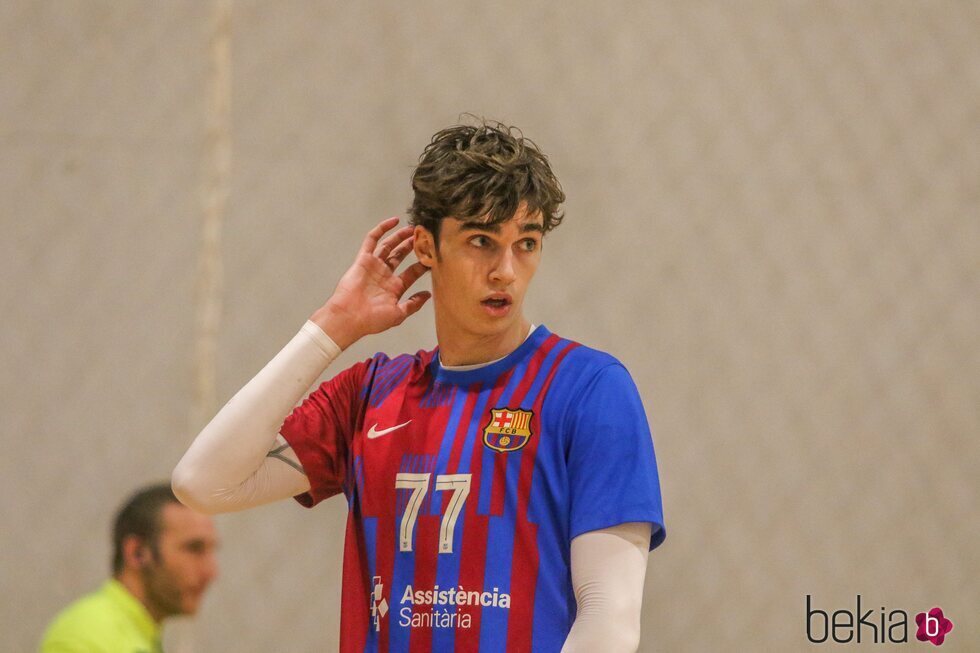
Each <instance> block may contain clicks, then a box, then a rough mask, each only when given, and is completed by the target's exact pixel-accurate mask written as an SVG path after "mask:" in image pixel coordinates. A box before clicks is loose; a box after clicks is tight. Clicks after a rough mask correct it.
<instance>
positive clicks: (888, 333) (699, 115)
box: [0, 0, 980, 653]
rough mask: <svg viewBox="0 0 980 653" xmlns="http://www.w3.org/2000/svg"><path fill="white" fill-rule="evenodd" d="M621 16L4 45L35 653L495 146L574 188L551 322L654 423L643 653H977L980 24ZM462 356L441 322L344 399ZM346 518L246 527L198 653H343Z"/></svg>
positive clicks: (15, 426)
mask: <svg viewBox="0 0 980 653" xmlns="http://www.w3.org/2000/svg"><path fill="white" fill-rule="evenodd" d="M597 5H599V3H591V2H567V3H545V2H510V1H504V2H497V3H485V2H464V3H453V4H449V3H437V2H416V3H398V4H396V3H327V2H316V3H314V2H295V1H294V2H276V3H273V2H259V1H241V2H237V1H236V2H235V3H234V4H233V5H230V4H229V5H222V4H218V3H216V4H208V3H204V2H196V1H190V0H184V1H181V2H177V1H172V2H133V1H130V2H109V1H104V2H94V1H91V2H82V1H79V0H75V1H69V0H60V1H58V2H47V3H39V2H33V1H31V0H13V1H9V2H5V3H2V5H0V43H2V46H0V71H2V74H0V147H2V150H3V156H2V157H0V200H2V208H0V216H2V220H3V229H2V232H3V234H4V235H3V238H2V242H3V244H2V252H3V255H2V257H0V274H2V279H3V285H2V291H0V306H2V308H3V315H4V319H3V321H2V324H3V326H2V340H0V354H2V361H3V365H2V367H0V397H2V399H0V401H2V402H3V403H2V411H3V419H2V437H3V441H2V447H3V455H2V457H0V492H2V496H3V498H2V500H0V505H2V510H3V511H2V514H3V518H4V519H3V523H4V526H3V529H2V531H0V571H2V577H0V586H2V587H3V590H4V591H3V594H4V599H3V609H2V610H0V633H2V642H3V643H2V644H0V648H2V649H3V650H10V651H27V650H30V649H31V647H32V646H33V645H34V643H35V642H36V639H37V637H38V635H39V633H40V631H41V629H42V628H43V625H44V623H45V622H46V620H47V619H48V618H49V617H50V616H51V614H52V613H53V612H54V611H55V610H56V609H58V608H59V607H61V606H62V605H64V604H65V603H66V602H67V601H69V600H70V599H72V598H73V597H75V596H77V595H78V594H79V593H81V592H83V591H85V590H87V589H89V588H91V587H93V586H94V585H95V584H97V583H98V582H99V581H100V580H101V579H102V578H103V577H104V575H105V573H106V567H107V562H108V560H107V559H108V554H109V553H108V544H107V539H108V538H107V533H108V522H109V520H110V517H111V513H112V511H113V510H114V509H115V507H116V504H117V503H118V501H119V500H120V498H121V497H122V496H123V495H124V494H125V493H126V492H128V491H129V490H130V489H131V488H133V487H134V486H136V485H138V484H140V483H142V482H144V481H145V480H147V479H155V478H162V477H166V476H167V475H168V474H169V472H170V470H171V469H172V467H173V465H174V463H175V462H176V460H177V459H178V458H179V457H180V455H181V453H182V452H183V450H184V449H185V447H186V446H187V444H188V443H189V441H190V439H191V438H192V436H193V433H194V432H195V429H196V428H198V427H199V426H200V425H201V424H200V421H201V417H200V415H199V414H198V413H196V412H195V411H196V410H203V412H205V413H206V412H208V411H213V410H214V408H215V402H217V403H218V404H220V403H222V402H223V401H224V400H225V399H227V398H228V397H229V396H230V395H231V394H232V393H233V392H234V391H235V390H236V389H237V388H239V387H240V386H241V385H242V384H243V383H244V382H245V381H246V380H247V379H248V378H250V376H251V375H252V374H253V373H254V372H255V371H256V370H257V369H258V368H259V367H261V365H262V364H263V363H264V362H265V361H266V360H268V359H269V358H270V357H271V355H272V354H274V353H275V351H277V349H278V348H279V347H280V346H281V345H282V344H283V343H284V342H285V341H286V340H287V339H288V338H289V337H290V336H291V335H292V333H294V332H295V330H296V329H297V328H298V327H299V325H300V324H301V323H302V321H303V320H304V319H305V317H306V316H307V315H308V314H309V313H310V312H311V310H312V309H314V308H315V307H316V306H317V305H318V304H319V303H320V302H322V301H323V300H324V299H325V297H326V296H327V294H328V293H329V292H330V290H331V288H332V287H333V283H334V282H335V280H336V279H337V277H338V276H339V275H340V274H341V273H342V271H343V270H344V269H345V266H346V264H347V262H348V261H349V259H350V258H351V255H352V252H353V249H354V248H355V247H356V244H357V242H358V241H359V239H360V235H361V233H362V232H363V231H364V230H365V229H366V227H367V226H369V225H370V224H372V222H374V221H376V220H378V219H379V218H382V217H385V216H388V215H394V214H400V213H401V214H403V211H404V208H405V206H407V204H408V203H409V200H410V193H409V191H410V188H409V185H408V178H409V175H410V173H411V169H412V165H413V162H414V161H415V158H416V157H417V155H418V153H419V151H420V150H421V148H422V146H423V145H424V144H425V143H426V142H427V139H428V137H429V136H430V135H431V134H432V133H433V132H434V131H435V130H437V129H439V128H441V127H443V126H445V125H447V124H451V123H453V122H454V121H455V120H456V118H457V116H458V115H459V113H460V112H463V111H472V112H475V113H479V114H483V115H486V116H490V117H495V118H499V119H501V120H504V121H506V122H510V123H514V124H518V125H520V126H521V127H522V128H523V129H524V131H525V132H526V133H527V134H528V135H530V136H531V137H532V138H533V139H535V140H536V141H537V142H538V143H539V144H540V145H541V146H542V148H543V149H544V150H545V151H546V152H548V153H549V154H550V156H551V158H552V161H553V162H554V166H555V168H556V170H557V172H558V174H559V176H560V178H561V179H562V181H563V183H564V186H565V189H566V191H567V193H568V204H567V220H566V223H565V224H564V225H563V226H562V227H561V228H560V229H559V230H558V231H556V232H555V233H554V234H552V235H550V236H549V237H548V240H547V247H546V251H545V263H544V267H543V269H542V271H541V272H540V275H539V278H538V279H537V280H536V287H535V288H532V295H531V298H530V300H529V303H530V308H529V312H530V317H531V318H532V319H533V320H535V321H537V322H544V323H546V324H547V325H548V326H549V327H551V328H552V329H553V330H555V331H557V332H559V333H561V334H562V335H565V336H567V337H571V338H575V339H578V340H581V341H584V342H586V343H588V344H590V345H593V346H596V347H599V348H604V349H606V350H608V351H610V352H612V353H613V354H615V355H616V356H618V357H620V358H621V359H622V360H623V361H624V362H625V363H626V364H627V365H628V367H629V368H630V369H631V371H632V373H633V375H634V377H635V378H636V381H637V384H638V386H639V388H640V390H641V392H642V395H643V397H644V400H645V403H646V407H647V410H648V412H649V414H650V415H651V420H652V423H653V426H654V429H655V438H656V445H657V453H658V457H659V462H660V467H661V477H662V482H663V493H664V502H665V510H666V518H667V521H668V530H669V537H668V540H667V542H666V544H665V545H664V546H663V547H662V548H661V549H659V550H657V551H656V553H655V554H654V555H653V556H652V557H651V561H650V564H649V568H648V576H647V593H646V599H645V603H644V614H643V638H644V639H643V645H642V650H644V651H720V650H800V649H804V648H806V646H807V644H806V639H805V634H804V617H803V611H804V597H805V595H806V594H807V593H810V594H812V595H814V597H815V600H816V602H817V605H818V606H820V607H822V608H824V609H827V610H833V609H837V608H844V607H848V606H850V607H851V609H852V610H853V603H854V597H855V594H858V593H860V594H861V595H862V597H864V599H865V600H866V601H868V602H870V604H871V605H872V606H874V607H875V608H876V609H877V607H879V606H887V607H888V609H894V608H901V609H905V610H907V611H911V612H912V613H913V614H914V612H916V611H919V610H923V609H928V608H930V607H932V606H934V605H939V606H942V607H943V608H944V610H945V611H946V613H947V615H949V616H950V617H951V618H952V620H953V621H954V623H955V630H954V631H953V633H951V634H950V636H949V639H948V640H947V644H946V646H945V648H944V649H943V650H944V651H946V650H951V651H966V650H971V649H972V648H975V646H976V645H977V643H978V642H980V617H978V615H980V590H978V587H977V579H978V578H980V555H978V552H977V551H978V550H977V543H978V540H980V520H978V516H977V509H978V505H977V504H978V490H980V482H978V462H980V445H978V440H977V436H978V426H980V415H978V408H977V407H978V406H980V392H978V389H980V388H978V378H980V343H978V340H977V333H978V330H977V322H978V318H980V310H978V309H980V299H978V292H977V289H978V285H980V284H978V282H980V279H978V276H980V275H978V266H977V252H978V235H980V211H978V204H980V183H978V180H980V149H978V147H977V143H978V142H980V45H978V43H980V41H978V39H977V34H978V33H980V8H978V7H980V5H978V4H977V3H975V2H970V1H968V0H963V1H953V0H949V1H945V2H941V1H936V2H919V1H912V0H887V1H885V0H882V1H870V0H864V1H861V2H817V1H811V2H790V1H788V0H787V1H785V2H772V1H764V0H752V1H748V0H747V1H745V2H739V3H729V2H702V1H694V2H692V1H689V0H677V1H671V2H635V3H631V2H621V3H605V4H603V5H602V6H601V7H599V6H597ZM221 11H227V12H230V13H229V15H230V17H231V22H230V24H228V25H226V27H225V28H222V27H221V25H220V23H216V22H215V12H217V13H218V14H219V15H220V12H221ZM225 45H230V53H231V55H230V58H228V59H227V60H224V59H222V58H221V53H222V50H221V48H222V47H224V46H225ZM228 80H230V89H231V95H230V112H229V113H227V114H225V113H223V112H222V111H221V107H222V104H221V102H220V100H221V98H222V97H223V96H222V95H221V93H222V89H223V88H225V87H224V86H223V85H224V84H225V82H226V81H228ZM209 98H210V99H209ZM229 146H230V150H227V149H225V148H226V147H229ZM225 152H230V168H229V169H227V173H228V174H227V175H225V174H224V173H223V170H224V169H223V168H222V158H221V157H222V155H223V153H225ZM224 192H227V203H226V204H225V203H223V199H222V198H223V197H224V195H223V193H224ZM209 206H210V209H209V208H207V207H209ZM209 216H210V219H211V220H213V222H212V225H213V226H215V227H218V228H220V230H219V231H215V232H213V233H220V243H217V241H213V242H215V243H217V246H216V247H214V248H212V249H211V250H207V249H205V248H203V245H202V243H203V242H204V238H205V237H204V233H205V231H204V224H205V221H206V219H208V218H209ZM202 251H205V252H207V251H210V252H211V254H208V255H206V256H204V257H203V258H204V261H203V264H202V263H200V262H199V259H201V258H202V256H201V252H202ZM218 264H220V266H219V265H218ZM218 271H222V272H223V274H222V275H219V274H218ZM196 288H197V289H198V290H199V291H200V292H197V291H196V290H195V289H196ZM208 293H210V294H208ZM208 297H210V298H211V299H212V300H214V301H215V302H216V304H214V305H215V306H219V307H220V313H211V314H210V321H207V320H204V321H202V313H201V311H202V310H203V309H202V306H204V302H205V300H207V299H208ZM209 324H210V325H211V326H212V327H214V328H216V329H217V332H216V334H217V339H216V340H215V341H214V342H215V349H214V356H213V358H209V357H208V351H209V350H208V347H207V345H208V343H209V342H210V341H209V340H208V337H207V331H206V330H204V328H203V327H205V326H207V325H209ZM432 344H434V335H433V330H432V325H431V311H430V310H429V309H426V310H425V311H423V313H422V314H421V315H420V316H417V317H416V318H415V319H413V320H412V321H410V322H409V323H407V324H406V325H404V326H403V327H402V328H400V329H399V330H397V331H396V332H392V333H389V334H385V335H383V336H379V337H374V338H372V339H371V340H370V341H367V342H362V343H359V344H357V345H356V346H355V347H353V348H352V351H350V352H348V353H346V354H345V356H344V359H343V361H342V363H350V362H351V361H354V360H356V359H359V358H362V357H364V356H366V355H369V354H371V353H373V352H374V351H375V350H385V351H388V352H398V351H402V350H410V351H414V349H416V348H418V347H420V346H424V347H428V346H431V345H432ZM209 372H210V373H213V374H214V379H215V381H214V383H213V385H212V386H209V385H208V384H209V381H208V378H209V377H208V373H209ZM209 388H210V389H209ZM209 391H213V397H212V396H210V395H209V394H208V393H209ZM342 504H343V502H342V501H340V500H333V501H330V502H328V503H327V504H326V505H324V506H321V507H320V508H318V509H317V510H316V511H314V512H306V511H304V510H302V509H301V508H299V507H298V506H295V505H277V506H270V507H265V508H262V509H258V510H254V511H251V512H247V513H244V514H236V515H230V516H224V517H221V518H219V526H220V530H221V532H222V534H223V537H224V540H225V546H224V550H223V552H222V565H223V576H222V578H221V579H220V580H219V581H218V582H217V583H216V585H215V587H214V589H213V591H212V593H211V595H210V597H209V599H208V601H207V604H206V607H205V609H204V610H203V612H202V613H201V615H200V616H199V618H198V619H196V621H195V622H194V623H192V624H183V625H181V626H178V627H177V628H173V629H171V630H170V632H169V633H168V640H169V641H170V644H171V649H172V650H174V651H181V652H183V651H194V652H198V653H200V652H204V651H209V652H221V651H235V652H248V651H256V652H258V651H263V652H265V651H288V652H303V651H320V650H332V649H333V648H334V647H335V644H336V641H337V636H338V635H337V629H338V622H339V620H338V601H339V574H340V556H341V544H342V543H341V532H342V530H341V529H342V525H343V520H344V512H345V507H344V505H342ZM866 636H867V635H865V637H866ZM971 643H972V647H971ZM912 646H921V645H919V644H918V643H915V644H912Z"/></svg>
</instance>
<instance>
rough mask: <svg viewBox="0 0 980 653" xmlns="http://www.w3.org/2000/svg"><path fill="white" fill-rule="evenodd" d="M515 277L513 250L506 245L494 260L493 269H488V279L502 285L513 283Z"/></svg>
mask: <svg viewBox="0 0 980 653" xmlns="http://www.w3.org/2000/svg"><path fill="white" fill-rule="evenodd" d="M515 278H516V275H515V273H514V252H513V251H511V249H510V248H509V247H506V248H504V250H503V253H502V254H501V255H500V256H498V257H497V260H496V261H494V266H493V269H491V270H490V280H491V281H494V282H496V283H500V284H503V285H509V284H511V283H513V281H514V279H515Z"/></svg>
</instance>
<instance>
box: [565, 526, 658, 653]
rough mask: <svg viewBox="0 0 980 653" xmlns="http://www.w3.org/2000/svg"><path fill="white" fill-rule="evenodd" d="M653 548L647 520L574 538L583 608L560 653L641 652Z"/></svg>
mask: <svg viewBox="0 0 980 653" xmlns="http://www.w3.org/2000/svg"><path fill="white" fill-rule="evenodd" d="M649 548H650V524H647V523H626V524H619V525H618V526H613V527H612V528H605V529H602V530H597V531H590V532H588V533H583V534H582V535H579V536H578V537H576V538H575V539H574V540H572V544H571V558H572V560H571V562H572V585H573V587H574V590H575V600H576V602H577V604H578V610H577V613H576V616H575V623H573V624H572V629H571V632H569V634H568V638H567V639H566V640H565V645H564V646H563V647H562V649H561V653H592V652H594V651H603V653H633V652H634V651H636V650H637V647H638V646H639V644H640V608H641V606H642V603H643V581H644V578H645V575H646V563H647V556H648V554H649Z"/></svg>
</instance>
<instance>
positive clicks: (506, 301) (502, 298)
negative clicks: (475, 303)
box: [480, 294, 512, 308]
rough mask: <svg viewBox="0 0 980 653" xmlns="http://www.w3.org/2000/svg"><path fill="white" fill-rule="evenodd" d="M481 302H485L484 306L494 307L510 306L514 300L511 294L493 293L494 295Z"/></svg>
mask: <svg viewBox="0 0 980 653" xmlns="http://www.w3.org/2000/svg"><path fill="white" fill-rule="evenodd" d="M480 303H481V304H483V305H484V306H489V307H492V308H503V307H504V306H510V305H511V303H512V300H511V298H510V295H506V294H493V295H490V296H489V297H487V298H485V299H484V300H483V301H481V302H480Z"/></svg>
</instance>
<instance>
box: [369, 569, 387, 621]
mask: <svg viewBox="0 0 980 653" xmlns="http://www.w3.org/2000/svg"><path fill="white" fill-rule="evenodd" d="M384 589H385V586H384V584H383V583H382V582H381V576H375V577H374V580H373V583H372V584H371V621H372V622H373V623H374V630H375V631H379V630H381V619H382V617H384V616H385V615H386V614H388V601H387V600H385V597H384V596H382V594H383V593H384Z"/></svg>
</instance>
